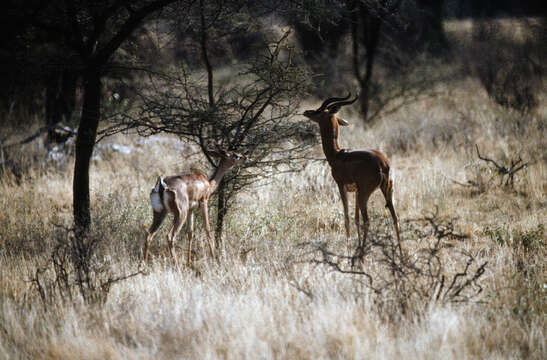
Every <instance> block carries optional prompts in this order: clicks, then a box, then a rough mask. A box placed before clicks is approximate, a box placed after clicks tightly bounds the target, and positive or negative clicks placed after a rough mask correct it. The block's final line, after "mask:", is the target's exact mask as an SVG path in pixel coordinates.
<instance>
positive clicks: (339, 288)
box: [0, 77, 547, 359]
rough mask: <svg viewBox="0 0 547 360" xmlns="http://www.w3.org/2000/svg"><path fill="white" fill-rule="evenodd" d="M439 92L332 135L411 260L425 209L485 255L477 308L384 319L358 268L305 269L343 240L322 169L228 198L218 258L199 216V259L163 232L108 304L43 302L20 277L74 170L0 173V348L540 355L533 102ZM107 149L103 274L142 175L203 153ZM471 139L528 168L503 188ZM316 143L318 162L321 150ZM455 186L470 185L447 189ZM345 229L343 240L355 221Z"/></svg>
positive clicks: (163, 353)
mask: <svg viewBox="0 0 547 360" xmlns="http://www.w3.org/2000/svg"><path fill="white" fill-rule="evenodd" d="M439 86H440V90H441V92H440V93H441V94H442V95H439V96H438V97H436V98H430V99H426V100H423V101H420V102H418V103H415V104H412V105H410V106H407V107H405V108H403V109H402V110H400V111H399V112H396V113H393V114H391V115H390V116H389V117H385V118H383V119H382V121H381V122H378V123H377V124H375V125H374V126H372V127H369V128H363V126H362V125H361V122H360V120H359V118H358V116H357V115H356V114H352V113H351V112H350V111H349V110H347V111H345V112H344V118H346V119H347V120H349V121H350V122H352V124H353V125H352V127H351V128H342V129H341V135H340V136H341V143H342V145H343V146H344V147H350V148H363V147H365V148H366V147H373V148H378V149H381V150H382V151H384V152H386V153H387V154H388V155H389V156H390V158H391V160H392V165H393V168H394V180H395V207H396V209H397V211H398V214H399V217H400V219H401V224H402V229H403V233H402V238H403V246H404V247H405V248H406V249H407V250H408V251H409V252H411V253H412V252H415V251H418V250H419V249H420V248H422V247H423V246H425V244H424V243H423V242H420V238H419V237H417V235H416V233H414V232H413V231H414V230H416V227H415V225H411V224H412V220H413V219H417V218H420V217H423V216H424V213H428V212H431V211H433V210H434V209H435V208H436V207H437V208H438V209H439V214H440V216H441V217H442V218H444V219H453V222H454V224H455V226H456V229H457V231H458V232H460V233H463V234H466V235H468V238H467V239H464V240H460V241H453V242H451V245H452V246H453V250H454V251H456V250H465V251H466V252H468V253H470V254H472V255H473V256H474V257H475V258H476V259H477V260H478V261H479V262H484V261H487V262H488V264H487V267H486V272H485V274H484V276H483V277H482V278H481V279H480V285H481V286H482V287H483V291H482V292H481V294H480V295H479V296H478V297H477V298H474V299H473V301H470V302H466V303H449V304H434V303H430V304H428V303H425V302H423V303H412V304H411V305H410V307H409V308H407V310H406V312H405V313H404V314H403V313H396V312H397V311H398V310H397V309H396V308H389V307H385V306H380V304H381V301H379V298H378V296H377V295H376V294H374V293H373V291H371V290H370V289H369V288H367V287H366V286H364V285H363V282H362V281H361V280H362V279H360V278H359V277H358V276H348V275H345V274H341V273H338V272H335V271H331V270H329V268H327V267H322V266H317V265H313V264H311V263H309V262H307V261H305V260H307V259H309V255H307V254H305V252H304V251H303V250H302V248H301V247H300V246H299V244H301V243H303V242H320V241H323V242H327V243H328V246H329V249H331V250H332V251H335V252H339V253H343V252H345V250H346V239H345V235H344V226H343V215H342V206H341V202H340V200H339V195H338V192H337V189H336V187H335V184H334V182H333V180H332V178H331V175H330V168H329V167H328V165H327V164H326V163H325V162H321V161H320V162H314V163H310V165H309V167H308V168H307V169H306V170H305V171H304V172H303V173H300V174H297V175H290V176H287V175H285V176H279V177H278V178H276V179H275V180H274V181H273V182H272V183H270V184H266V185H263V186H259V187H258V186H257V187H256V188H254V189H252V190H250V191H248V192H245V193H243V194H241V196H240V197H239V199H238V202H237V208H236V209H235V210H234V211H233V212H232V213H231V214H230V216H229V218H228V219H227V224H226V230H225V240H224V244H225V249H224V251H223V254H222V257H221V260H220V262H219V263H216V262H214V261H210V260H208V259H207V252H206V251H205V250H206V249H205V247H204V245H205V242H204V240H205V234H204V231H203V229H202V227H201V219H200V218H199V216H198V219H197V224H196V225H197V231H196V233H197V237H198V241H197V246H198V249H197V253H198V258H199V259H200V260H198V262H197V265H196V268H195V269H193V270H191V269H189V268H187V267H185V266H184V263H183V260H182V259H184V258H185V257H184V256H182V255H183V253H184V251H185V250H186V246H187V243H186V237H185V235H183V236H182V237H181V238H179V240H178V242H177V249H176V251H177V253H178V254H179V255H180V258H181V263H180V264H179V265H173V264H171V263H170V262H169V261H168V258H167V251H166V247H167V244H166V241H165V234H166V232H167V229H168V226H167V225H164V226H163V228H162V229H161V234H160V235H159V236H157V237H156V240H155V243H154V245H153V246H152V261H151V263H150V265H149V266H148V267H147V273H146V274H144V275H139V276H136V277H132V278H130V279H127V280H125V281H121V282H119V283H116V284H114V285H113V286H112V288H111V290H110V292H109V294H108V297H107V299H106V302H105V303H104V304H94V305H88V304H85V303H83V302H82V301H81V299H80V297H79V296H75V299H74V301H69V302H63V301H62V300H61V299H60V298H59V297H57V298H55V299H57V300H56V301H53V302H50V303H48V304H45V303H44V302H43V300H42V298H41V296H40V294H39V292H38V291H37V284H36V282H33V281H32V280H33V279H35V278H36V270H37V269H38V268H41V269H49V270H45V272H44V274H43V275H41V276H42V279H46V278H47V276H48V274H49V275H51V268H48V266H49V265H48V264H50V263H51V253H52V251H53V250H54V249H55V247H56V246H57V244H58V243H59V241H66V240H67V239H68V240H70V237H69V236H70V235H69V234H68V235H67V233H66V231H65V230H64V229H63V227H69V226H70V224H71V176H70V168H71V166H72V164H70V163H69V164H66V165H65V166H66V169H68V170H66V171H60V170H59V167H58V166H51V165H49V166H46V168H45V169H42V170H40V171H35V172H34V173H33V174H32V176H31V175H29V176H23V177H22V178H21V179H19V180H17V181H15V179H13V177H9V176H6V175H4V177H3V178H2V179H1V180H0V358H46V359H64V358H66V359H74V358H82V359H104V358H112V359H118V358H120V359H122V358H123V359H133V358H135V359H137V358H139V359H141V358H154V359H162V358H166V359H167V358H169V359H170V358H229V359H239V358H291V359H292V358H305V359H312V358H359V359H360V358H386V359H391V358H398V357H401V356H404V357H405V358H409V359H439V358H443V359H449V358H455V359H460V358H480V359H483V358H489V359H506V358H532V359H542V358H544V357H545V355H546V354H547V348H546V343H545V338H546V333H545V329H546V322H545V314H546V310H547V307H546V302H545V300H546V295H547V294H546V292H547V282H546V268H545V267H546V264H545V255H546V250H545V249H546V247H545V231H544V226H545V213H546V211H545V209H546V206H547V198H546V195H545V194H546V193H547V191H546V190H547V173H546V164H547V162H546V160H547V159H546V157H545V149H546V145H547V144H546V140H545V139H546V138H547V136H545V135H546V134H545V132H546V130H545V119H546V118H547V112H546V111H547V108H546V107H545V102H542V103H541V104H542V105H541V106H540V107H539V108H538V109H537V110H536V112H534V113H533V114H528V115H521V114H519V113H516V112H511V111H509V110H506V109H503V108H501V107H499V106H496V105H494V104H493V103H492V101H491V100H490V99H489V98H488V96H487V94H486V93H485V91H484V90H483V89H482V87H481V85H480V84H479V82H478V81H477V80H474V79H472V78H468V77H464V78H462V79H461V80H454V82H452V83H450V84H441V85H439ZM310 102H311V103H314V101H312V100H310ZM303 121H305V120H304V119H303ZM108 142H110V143H116V144H121V145H125V146H128V147H130V148H131V149H132V151H131V153H130V154H124V153H120V152H116V151H115V150H113V148H112V147H108V146H104V147H102V148H99V149H98V150H97V155H100V158H98V159H97V160H95V161H94V162H93V165H92V169H91V174H92V179H91V194H92V204H93V219H94V224H93V230H92V233H93V236H95V238H97V239H99V240H100V246H99V248H98V250H97V261H99V262H100V263H101V264H105V266H108V271H111V272H112V273H113V274H129V273H132V272H135V271H138V269H139V268H140V266H141V265H140V262H139V256H140V254H141V246H142V242H143V240H144V234H145V233H144V227H143V225H147V224H150V222H151V210H150V208H149V204H148V192H149V190H150V188H151V187H152V185H153V182H154V180H155V178H156V176H157V175H158V174H172V173H178V172H183V171H187V170H189V169H190V168H193V167H196V166H200V158H199V156H198V155H196V154H195V153H194V152H195V149H192V148H191V147H189V146H187V145H185V144H182V143H180V142H178V141H177V140H176V139H173V138H170V137H162V136H160V137H153V138H148V139H146V140H143V139H139V138H135V137H129V136H119V137H116V138H112V139H110V140H108ZM475 144H478V145H479V146H480V149H481V152H482V153H484V154H488V155H489V156H490V157H492V158H495V159H496V160H497V161H500V162H508V161H509V160H510V159H511V158H512V157H514V156H515V155H518V154H520V155H521V156H522V158H523V159H524V160H525V161H526V162H529V163H530V166H529V167H528V168H527V169H526V170H524V171H522V172H519V173H518V174H517V176H516V183H515V188H514V189H510V188H505V187H503V186H499V176H498V175H497V174H496V173H495V172H494V171H493V170H492V169H491V168H490V167H489V166H488V165H487V164H485V163H484V162H481V161H480V160H478V158H477V156H476V153H475V150H474V149H475V148H474V145H475ZM315 152H316V155H317V157H318V158H322V157H323V154H322V152H321V149H320V146H319V144H318V146H317V148H316V149H315ZM61 168H62V169H64V168H65V167H61ZM205 170H206V169H205ZM469 180H471V181H473V182H474V183H476V184H478V185H480V186H463V185H461V184H468V181H469ZM458 183H459V184H458ZM352 203H353V201H351V204H352ZM352 206H353V205H352ZM369 212H370V214H371V228H370V231H371V234H372V236H374V234H377V233H381V232H388V233H390V232H391V233H392V224H391V220H390V217H389V214H388V212H387V210H386V209H385V208H384V200H383V199H382V196H381V195H380V192H376V193H375V194H374V195H373V196H372V198H371V201H370V203H369ZM352 226H353V225H352ZM352 233H353V235H352V241H353V242H354V244H355V243H356V241H357V239H356V236H357V234H356V229H355V228H354V227H353V230H352ZM444 261H445V262H446V266H447V267H448V268H452V269H458V266H460V265H461V264H459V263H458V262H457V260H456V258H455V257H454V259H451V258H450V257H448V258H445V259H444ZM365 266H366V265H365ZM47 271H49V273H48V272H47ZM380 275H382V274H380ZM390 311H392V312H395V313H386V312H390Z"/></svg>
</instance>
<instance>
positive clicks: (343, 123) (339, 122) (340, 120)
mask: <svg viewBox="0 0 547 360" xmlns="http://www.w3.org/2000/svg"><path fill="white" fill-rule="evenodd" d="M336 119H337V120H338V125H340V126H349V125H350V123H349V122H347V121H346V120H344V119H340V118H339V117H337V118H336Z"/></svg>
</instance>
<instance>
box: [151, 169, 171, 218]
mask: <svg viewBox="0 0 547 360" xmlns="http://www.w3.org/2000/svg"><path fill="white" fill-rule="evenodd" d="M166 189H167V184H166V183H165V181H163V178H162V177H161V176H158V180H157V181H156V185H155V186H154V188H153V189H152V191H151V192H150V203H151V204H152V208H153V209H154V211H155V212H162V211H163V210H165V206H164V205H163V193H164V192H165V190H166Z"/></svg>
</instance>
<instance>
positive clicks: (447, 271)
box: [301, 209, 487, 316]
mask: <svg viewBox="0 0 547 360" xmlns="http://www.w3.org/2000/svg"><path fill="white" fill-rule="evenodd" d="M454 221H455V219H448V220H445V219H442V218H441V217H440V216H439V214H438V209H436V210H435V211H434V212H432V213H431V214H428V215H425V216H424V217H423V218H420V219H416V220H411V224H410V225H414V226H411V229H412V228H413V229H412V233H413V234H409V235H407V236H406V238H407V239H406V241H405V242H404V243H403V244H402V247H403V254H402V255H401V254H400V253H399V251H398V246H397V243H396V242H395V240H394V239H393V237H392V236H391V234H389V233H386V232H380V233H376V234H372V233H370V234H369V238H368V239H367V243H366V244H365V246H364V249H363V250H362V253H361V254H356V255H353V256H347V255H342V254H338V253H335V252H332V251H330V250H328V249H327V245H326V244H325V243H304V244H302V245H301V246H302V247H304V248H305V249H307V250H308V253H307V254H308V256H309V262H311V263H313V264H317V265H321V266H327V267H328V268H330V269H332V270H333V271H335V272H338V273H342V274H347V275H348V276H352V277H353V279H354V280H355V281H357V282H360V283H361V284H364V286H365V287H366V288H368V289H369V290H371V291H372V294H373V295H374V296H375V303H376V305H377V306H378V307H379V309H381V310H386V311H380V312H379V313H383V314H392V315H389V316H396V315H393V314H402V315H404V314H409V313H411V312H412V313H418V314H419V313H421V311H422V310H425V309H427V307H428V306H429V305H432V304H435V303H443V304H444V303H457V302H467V301H470V300H472V299H474V298H476V297H477V295H479V294H480V293H481V292H482V290H483V288H482V286H481V283H480V281H479V280H480V278H481V276H482V275H483V274H484V273H485V271H486V265H487V262H486V261H484V262H482V261H481V262H479V261H478V260H477V259H476V258H475V257H474V256H473V254H471V253H470V252H468V251H465V250H464V249H461V248H459V247H458V246H456V244H455V241H461V240H463V239H465V238H466V237H467V236H466V235H462V234H459V233H458V232H457V231H456V230H455V224H454ZM412 223H413V224H412ZM416 225H419V226H416ZM414 242H415V243H416V245H414V244H411V243H414ZM411 249H412V250H411ZM357 257H360V259H357ZM356 263H358V264H359V265H358V266H354V265H355V264H356ZM352 264H353V265H352ZM387 310H395V311H387Z"/></svg>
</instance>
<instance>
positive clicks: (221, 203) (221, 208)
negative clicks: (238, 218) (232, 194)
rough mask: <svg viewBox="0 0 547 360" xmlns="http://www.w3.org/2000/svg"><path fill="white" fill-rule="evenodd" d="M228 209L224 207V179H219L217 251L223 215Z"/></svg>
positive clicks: (216, 231) (220, 238)
mask: <svg viewBox="0 0 547 360" xmlns="http://www.w3.org/2000/svg"><path fill="white" fill-rule="evenodd" d="M227 211H228V209H227V208H226V189H225V185H224V181H222V180H221V182H220V184H219V186H218V189H217V224H216V227H215V246H216V248H217V250H218V251H220V250H221V247H222V229H223V227H224V217H225V216H226V213H227Z"/></svg>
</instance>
